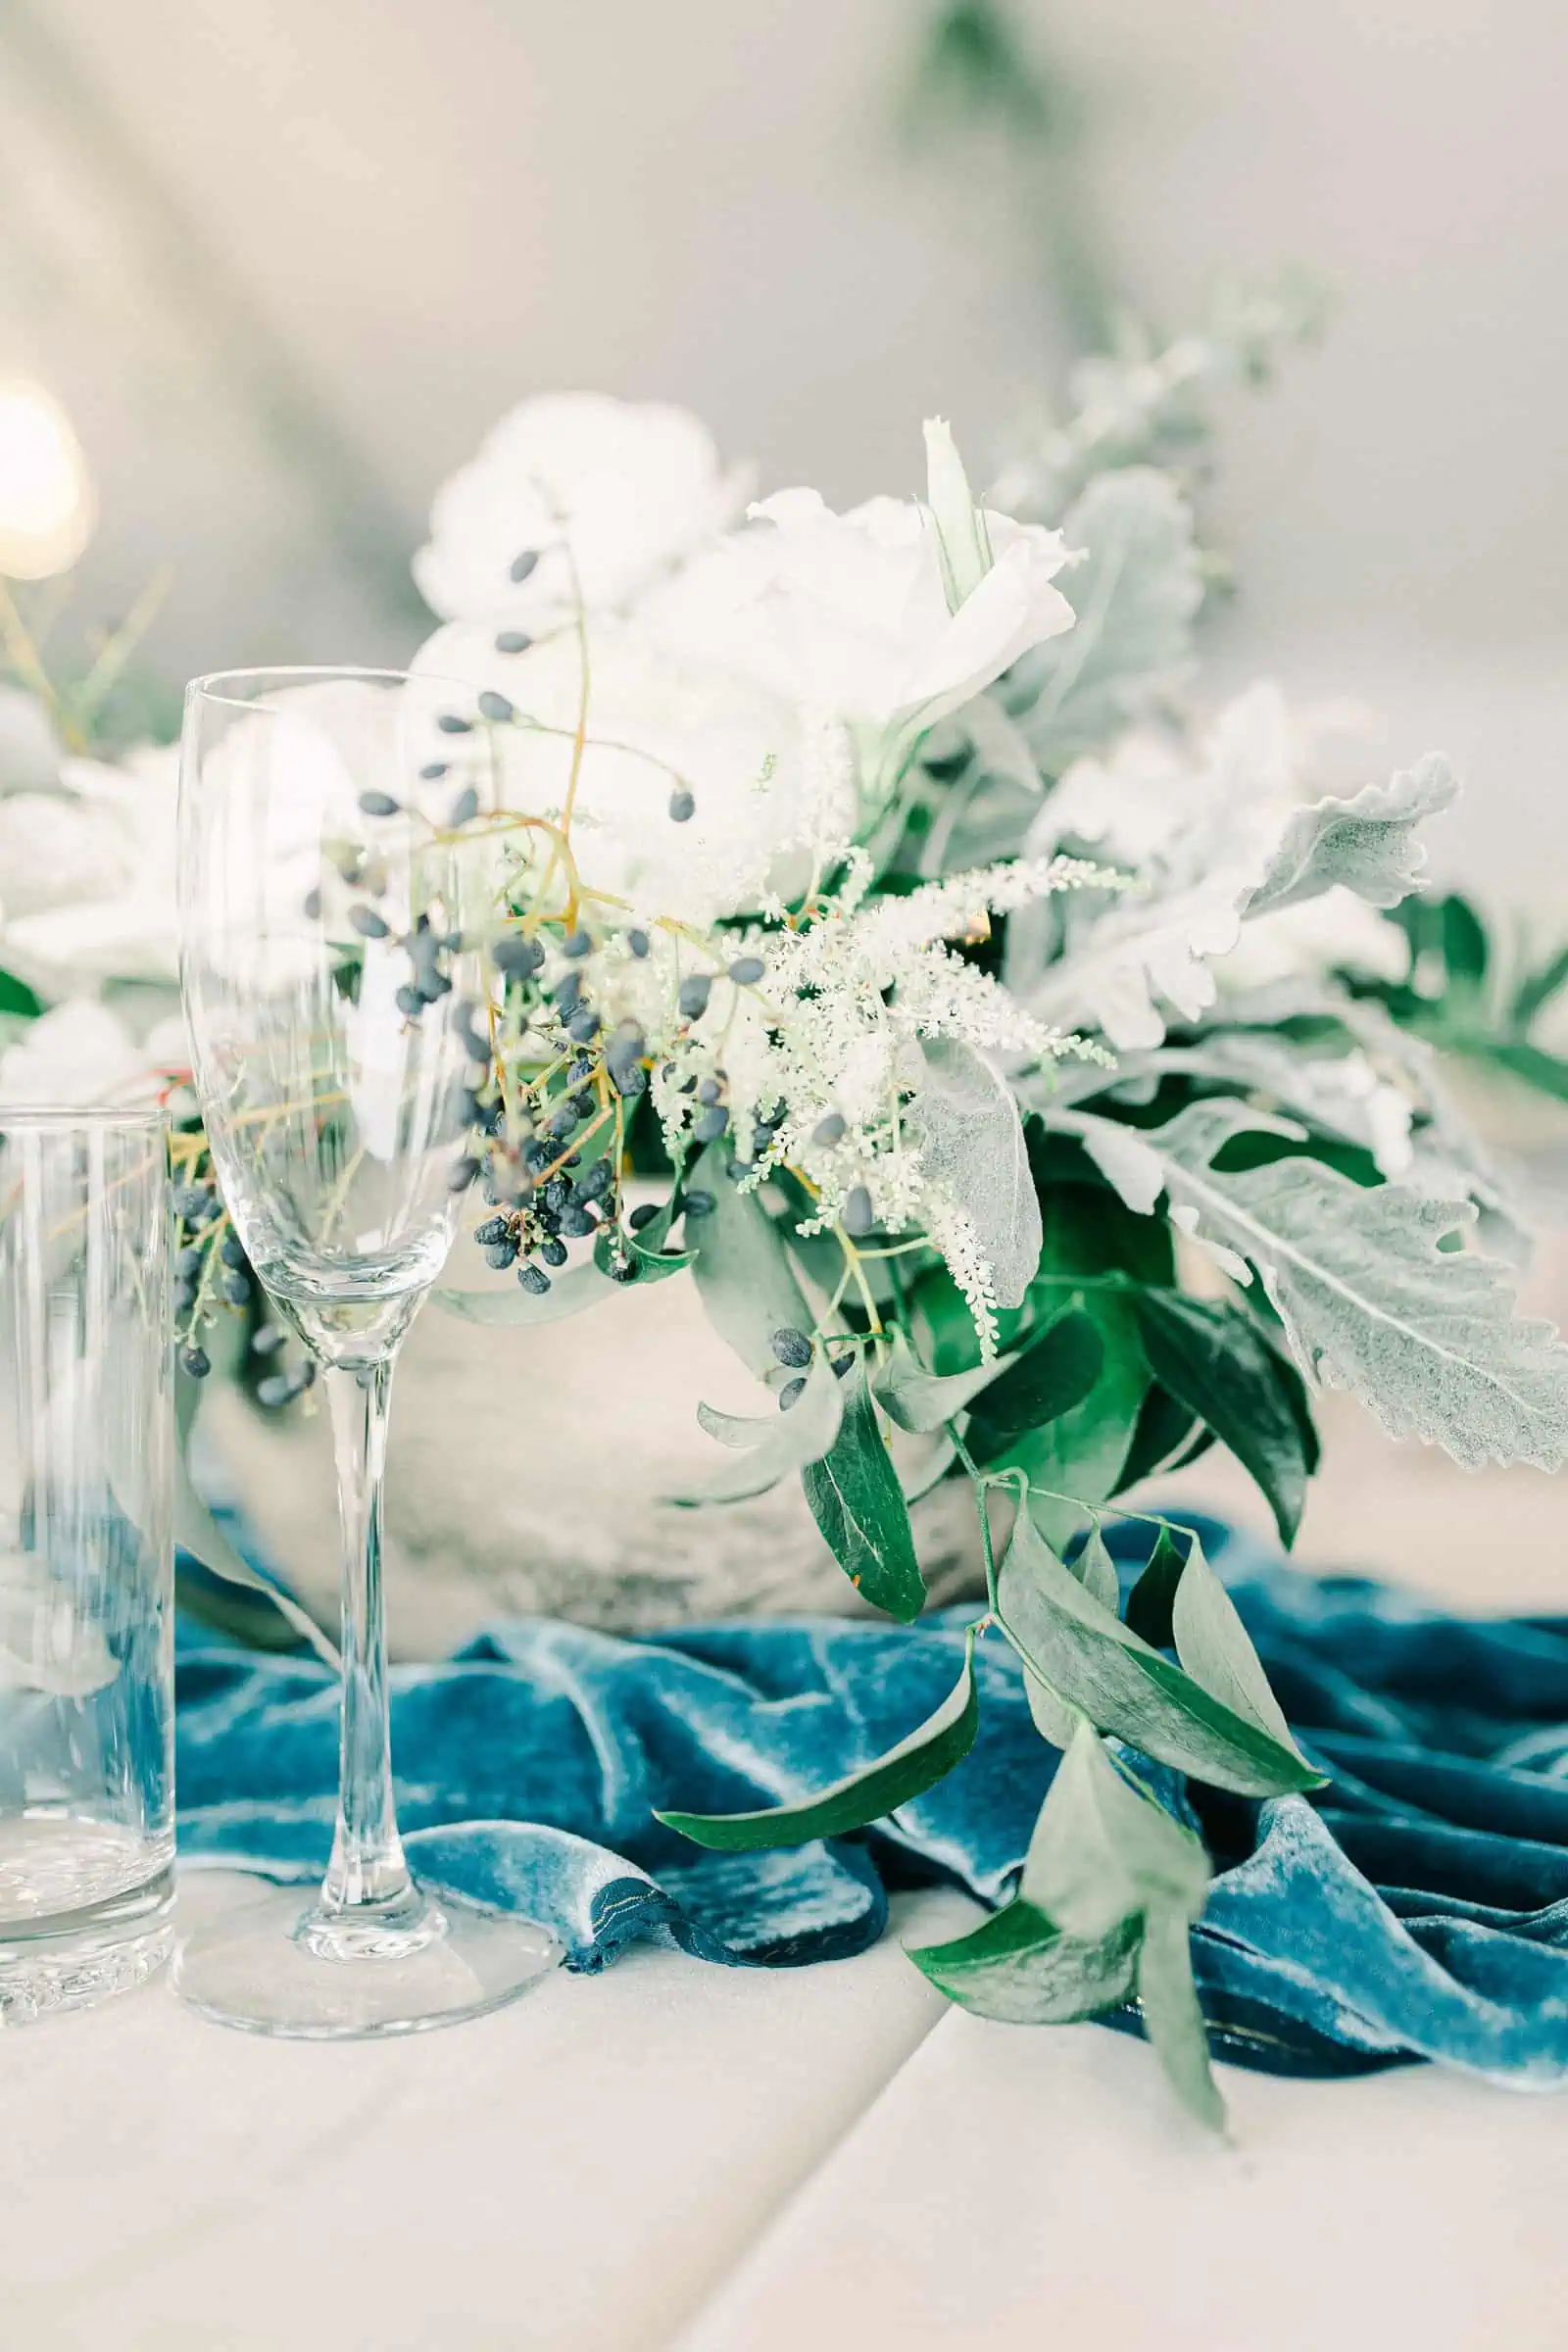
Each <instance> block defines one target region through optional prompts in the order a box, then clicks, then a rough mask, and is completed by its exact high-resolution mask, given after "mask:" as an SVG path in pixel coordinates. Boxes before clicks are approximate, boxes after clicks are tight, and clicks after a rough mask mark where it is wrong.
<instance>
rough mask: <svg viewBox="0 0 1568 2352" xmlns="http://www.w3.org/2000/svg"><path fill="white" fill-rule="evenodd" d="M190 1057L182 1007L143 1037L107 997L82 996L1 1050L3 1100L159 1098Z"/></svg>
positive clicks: (125, 1100) (37, 1103) (85, 1101)
mask: <svg viewBox="0 0 1568 2352" xmlns="http://www.w3.org/2000/svg"><path fill="white" fill-rule="evenodd" d="M185 1059H186V1046H185V1028H184V1023H183V1021H182V1020H181V1019H180V1018H179V1016H178V1015H177V1014H176V1015H173V1016H172V1017H171V1018H170V1019H168V1020H165V1021H161V1022H160V1023H159V1024H158V1026H157V1028H155V1029H154V1030H153V1032H152V1033H151V1035H150V1036H149V1037H148V1038H147V1039H146V1040H145V1041H144V1042H143V1043H142V1044H140V1045H138V1044H137V1042H136V1040H135V1039H134V1038H133V1037H132V1035H131V1033H130V1031H129V1029H128V1028H127V1027H126V1026H125V1023H124V1022H123V1020H122V1019H121V1018H120V1015H119V1014H118V1013H116V1012H113V1011H111V1009H110V1007H109V1006H108V1005H99V1004H96V1003H95V1002H94V1001H93V1000H92V999H90V998H77V999H73V1001H72V1002H71V1003H69V1004H66V1005H56V1006H55V1007H54V1010H53V1011H52V1012H45V1013H42V1014H40V1015H39V1017H38V1019H37V1020H35V1021H29V1022H28V1024H27V1026H26V1027H25V1029H24V1030H22V1031H21V1033H20V1034H19V1036H18V1037H17V1039H16V1042H15V1043H14V1044H13V1045H11V1046H10V1047H8V1048H7V1050H6V1051H5V1053H3V1054H0V1103H18V1104H22V1103H25V1104H30V1105H33V1106H41V1105H45V1104H65V1105H76V1104H82V1105H87V1104H93V1103H117V1104H125V1103H144V1102H152V1101H154V1100H155V1099H156V1097H157V1096H158V1095H159V1094H160V1093H161V1092H162V1090H163V1088H164V1085H165V1083H166V1081H167V1078H168V1076H169V1074H170V1073H172V1071H174V1070H176V1069H178V1068H180V1067H181V1066H182V1065H183V1063H184V1061H185Z"/></svg>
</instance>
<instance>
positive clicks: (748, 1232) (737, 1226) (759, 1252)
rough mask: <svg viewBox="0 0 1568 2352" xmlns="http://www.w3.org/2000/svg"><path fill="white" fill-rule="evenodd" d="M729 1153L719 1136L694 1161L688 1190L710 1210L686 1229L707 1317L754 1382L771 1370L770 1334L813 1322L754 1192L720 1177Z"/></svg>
mask: <svg viewBox="0 0 1568 2352" xmlns="http://www.w3.org/2000/svg"><path fill="white" fill-rule="evenodd" d="M733 1150H734V1147H733V1146H732V1145H731V1144H729V1143H728V1142H726V1141H725V1140H724V1139H723V1138H720V1139H719V1141H718V1142H717V1143H714V1144H710V1145H709V1146H708V1149H707V1150H706V1151H705V1152H703V1154H702V1156H701V1158H700V1159H699V1160H698V1162H697V1165H696V1167H695V1168H694V1169H693V1171H692V1180H691V1188H690V1189H692V1190H693V1191H699V1192H705V1193H707V1194H709V1195H710V1197H711V1200H712V1203H713V1206H712V1211H711V1214H710V1215H708V1216H706V1217H698V1218H693V1219H691V1220H689V1221H688V1224H687V1227H686V1231H687V1236H688V1238H689V1240H690V1241H691V1243H692V1246H693V1248H694V1249H695V1250H696V1253H697V1263H696V1265H695V1266H694V1267H693V1269H692V1272H693V1277H694V1279H695V1281H696V1284H697V1289H698V1292H699V1295H700V1296H701V1298H702V1301H703V1306H704V1309H705V1311H706V1313H707V1315H708V1320H709V1321H710V1323H711V1324H712V1326H713V1329H714V1330H715V1331H716V1332H717V1333H718V1336H719V1338H720V1339H721V1340H723V1341H725V1342H726V1343H727V1344H728V1346H729V1347H731V1348H734V1350H735V1353H736V1354H737V1355H738V1356H739V1357H740V1359H741V1361H742V1363H743V1364H745V1365H746V1366H747V1367H748V1368H749V1370H751V1371H753V1372H755V1373H756V1374H757V1376H758V1378H759V1379H761V1378H762V1377H763V1376H764V1375H765V1374H766V1373H768V1372H771V1371H774V1370H776V1368H777V1364H778V1358H777V1357H776V1356H775V1355H774V1353H773V1334H774V1332H775V1331H784V1330H794V1331H809V1330H810V1328H811V1325H812V1322H813V1320H814V1318H813V1316H812V1315H811V1313H810V1310H809V1307H808V1306H807V1303H806V1299H805V1298H804V1297H803V1295H802V1292H801V1286H800V1284H799V1283H798V1282H797V1281H796V1279H795V1275H794V1273H793V1271H792V1269H791V1266H790V1261H789V1253H788V1251H787V1250H786V1249H785V1247H784V1243H783V1239H782V1237H781V1236H780V1234H779V1233H778V1232H777V1230H776V1229H775V1227H774V1225H773V1221H772V1219H771V1218H770V1217H769V1215H768V1213H767V1211H766V1209H765V1208H764V1207H763V1206H762V1201H761V1198H760V1194H758V1193H756V1192H750V1193H743V1192H742V1191H741V1190H740V1188H739V1187H738V1186H737V1185H735V1184H732V1183H731V1182H730V1179H729V1178H728V1177H727V1176H726V1175H725V1173H724V1170H725V1167H726V1166H727V1164H728V1162H729V1160H730V1158H731V1156H732V1155H733ZM797 1409H799V1408H797Z"/></svg>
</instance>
